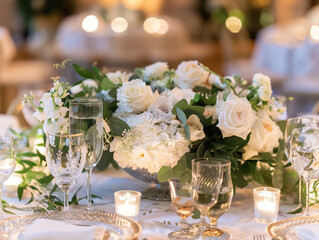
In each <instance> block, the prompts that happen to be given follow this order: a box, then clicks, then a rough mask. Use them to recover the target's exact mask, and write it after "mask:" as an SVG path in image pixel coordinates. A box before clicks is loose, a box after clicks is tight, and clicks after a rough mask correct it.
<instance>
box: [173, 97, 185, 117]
mask: <svg viewBox="0 0 319 240" xmlns="http://www.w3.org/2000/svg"><path fill="white" fill-rule="evenodd" d="M187 107H188V103H187V101H186V99H182V100H180V101H179V102H177V103H176V104H175V105H174V107H173V108H172V114H174V115H177V113H176V108H179V109H180V110H184V109H187Z"/></svg>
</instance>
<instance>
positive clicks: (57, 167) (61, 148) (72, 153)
mask: <svg viewBox="0 0 319 240" xmlns="http://www.w3.org/2000/svg"><path fill="white" fill-rule="evenodd" d="M86 152H87V146H86V143H85V141H84V133H83V131H81V130H78V131H75V130H73V134H56V133H50V132H47V139H46V154H45V155H46V162H47V164H48V167H49V170H50V172H51V174H52V175H53V176H54V177H55V178H56V180H57V184H58V186H59V187H60V188H61V189H62V190H63V192H64V207H63V211H64V212H67V211H69V191H70V189H71V188H72V187H73V186H74V184H75V183H76V177H78V176H79V175H80V174H81V172H82V171H83V168H84V165H85V161H86Z"/></svg>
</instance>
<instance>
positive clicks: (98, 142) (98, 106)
mask: <svg viewBox="0 0 319 240" xmlns="http://www.w3.org/2000/svg"><path fill="white" fill-rule="evenodd" d="M73 129H81V130H83V131H84V138H85V142H86V144H87V146H88V151H87V155H86V163H85V167H84V169H85V170H86V172H87V208H86V209H87V210H93V208H92V203H91V175H92V170H93V168H94V167H95V166H96V165H97V164H98V162H99V161H100V159H101V156H102V153H103V101H102V100H101V99H98V98H76V99H74V100H71V101H70V131H71V133H72V131H73Z"/></svg>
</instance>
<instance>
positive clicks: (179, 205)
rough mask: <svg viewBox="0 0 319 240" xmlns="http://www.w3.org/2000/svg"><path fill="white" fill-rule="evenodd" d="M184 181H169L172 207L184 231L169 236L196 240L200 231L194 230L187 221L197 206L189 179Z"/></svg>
mask: <svg viewBox="0 0 319 240" xmlns="http://www.w3.org/2000/svg"><path fill="white" fill-rule="evenodd" d="M183 180H184V181H183ZM183 180H180V179H179V178H170V179H169V180H168V183H169V186H170V192H171V199H172V206H173V207H174V208H175V211H176V214H177V215H178V216H180V217H181V219H182V220H181V221H180V223H179V225H180V226H181V227H182V229H181V230H179V231H175V232H171V233H170V234H168V237H169V238H170V239H195V238H197V235H198V231H197V230H196V229H194V228H193V229H192V228H191V227H190V225H189V224H188V222H187V221H186V218H188V217H189V216H190V215H192V213H193V211H194V210H195V206H194V200H193V197H192V185H191V181H190V180H187V179H183Z"/></svg>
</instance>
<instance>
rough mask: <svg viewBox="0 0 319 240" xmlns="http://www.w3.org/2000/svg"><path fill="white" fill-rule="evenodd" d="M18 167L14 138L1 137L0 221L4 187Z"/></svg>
mask: <svg viewBox="0 0 319 240" xmlns="http://www.w3.org/2000/svg"><path fill="white" fill-rule="evenodd" d="M15 166H16V160H15V154H14V145H13V140H12V137H10V136H8V135H5V136H0V204H1V207H0V219H3V210H2V185H3V183H4V182H5V181H6V180H7V179H8V178H9V177H10V175H11V174H12V172H13V171H14V168H15Z"/></svg>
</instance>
